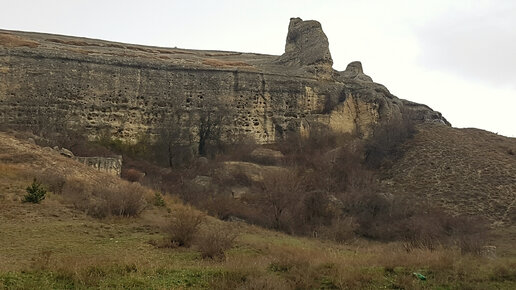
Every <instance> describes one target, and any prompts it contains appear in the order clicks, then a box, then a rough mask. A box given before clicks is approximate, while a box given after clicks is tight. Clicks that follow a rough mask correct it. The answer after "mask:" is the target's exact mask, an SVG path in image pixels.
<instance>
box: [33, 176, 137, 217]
mask: <svg viewBox="0 0 516 290" xmlns="http://www.w3.org/2000/svg"><path fill="white" fill-rule="evenodd" d="M38 179H39V180H41V182H42V184H44V185H45V187H46V188H48V189H49V190H50V191H52V192H53V193H55V194H58V195H60V196H62V197H63V199H64V200H65V201H66V202H68V203H71V204H73V205H74V206H75V207H76V208H77V209H80V210H82V211H84V212H86V213H87V214H88V215H91V216H94V217H98V218H104V217H107V216H127V217H129V216H137V215H138V214H139V213H140V212H141V211H142V210H143V208H144V207H145V205H146V201H145V192H146V190H145V189H144V188H143V187H142V186H141V185H139V184H136V183H129V182H120V183H116V184H115V183H112V182H110V181H108V180H101V181H99V182H98V183H97V182H94V181H86V180H83V179H81V178H71V177H66V176H63V175H59V174H57V173H55V172H54V171H52V170H46V171H43V172H42V173H40V174H38ZM33 187H34V183H33ZM37 188H41V186H39V187H37Z"/></svg>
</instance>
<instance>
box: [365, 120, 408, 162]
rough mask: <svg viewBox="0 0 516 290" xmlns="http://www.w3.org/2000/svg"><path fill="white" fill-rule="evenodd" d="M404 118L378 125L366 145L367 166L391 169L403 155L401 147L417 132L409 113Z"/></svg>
mask: <svg viewBox="0 0 516 290" xmlns="http://www.w3.org/2000/svg"><path fill="white" fill-rule="evenodd" d="M402 116H403V117H402V118H398V119H391V120H389V121H387V122H385V123H382V124H380V125H378V126H377V127H376V128H375V129H374V131H373V134H372V136H371V137H370V138H369V139H368V140H367V142H366V144H365V164H366V165H367V166H369V167H371V168H380V167H381V166H384V167H389V166H390V164H391V163H392V161H394V160H396V159H397V158H399V157H400V156H401V154H402V150H401V145H402V144H403V143H404V142H405V141H406V140H408V139H410V138H412V136H413V135H414V133H415V132H416V129H415V123H414V121H413V120H412V118H411V114H410V113H409V112H403V115H402Z"/></svg>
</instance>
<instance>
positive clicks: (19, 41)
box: [0, 33, 39, 48]
mask: <svg viewBox="0 0 516 290" xmlns="http://www.w3.org/2000/svg"><path fill="white" fill-rule="evenodd" d="M0 45H3V46H5V47H23V46H25V47H30V48H36V47H38V46H39V42H37V41H33V40H30V39H25V38H22V37H20V36H17V35H12V34H10V33H0Z"/></svg>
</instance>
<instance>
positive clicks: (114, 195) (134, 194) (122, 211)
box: [92, 183, 145, 217]
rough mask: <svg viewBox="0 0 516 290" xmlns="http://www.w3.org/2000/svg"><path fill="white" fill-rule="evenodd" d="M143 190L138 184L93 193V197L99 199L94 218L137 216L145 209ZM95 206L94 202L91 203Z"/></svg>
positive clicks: (123, 185)
mask: <svg viewBox="0 0 516 290" xmlns="http://www.w3.org/2000/svg"><path fill="white" fill-rule="evenodd" d="M144 192H145V190H144V189H143V188H142V187H141V186H139V185H138V184H129V183H124V184H122V185H119V186H116V185H112V186H109V187H107V188H105V189H103V190H96V191H94V192H93V196H94V197H98V198H100V202H98V203H97V204H96V205H97V206H96V207H95V206H94V208H95V209H96V211H95V210H94V211H93V212H95V214H94V215H95V216H98V217H105V216H109V215H116V216H126V217H129V216H137V215H138V214H139V213H140V212H141V211H142V210H143V208H144V207H145V199H144ZM92 204H93V205H95V202H94V203H92Z"/></svg>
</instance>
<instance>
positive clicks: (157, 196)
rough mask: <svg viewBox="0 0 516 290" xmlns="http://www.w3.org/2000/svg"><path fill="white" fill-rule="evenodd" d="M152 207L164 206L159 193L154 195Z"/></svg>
mask: <svg viewBox="0 0 516 290" xmlns="http://www.w3.org/2000/svg"><path fill="white" fill-rule="evenodd" d="M153 205H154V206H158V207H164V206H166V203H165V200H164V199H163V196H161V193H159V192H156V193H154V199H153Z"/></svg>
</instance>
